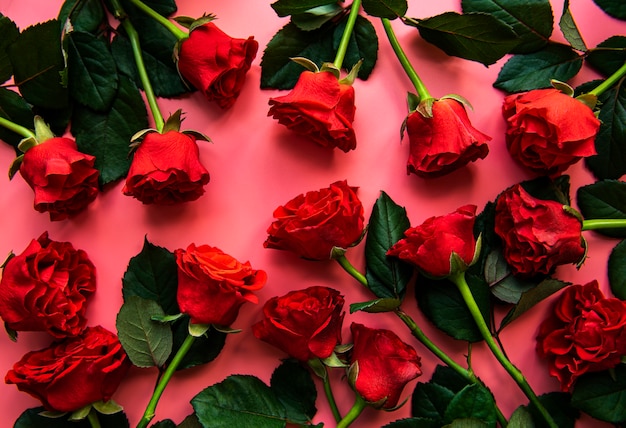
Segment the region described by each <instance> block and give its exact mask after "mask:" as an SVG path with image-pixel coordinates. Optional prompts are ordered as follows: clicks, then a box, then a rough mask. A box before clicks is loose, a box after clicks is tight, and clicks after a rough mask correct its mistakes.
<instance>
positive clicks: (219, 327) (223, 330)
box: [213, 325, 242, 334]
mask: <svg viewBox="0 0 626 428" xmlns="http://www.w3.org/2000/svg"><path fill="white" fill-rule="evenodd" d="M213 328H214V329H215V330H217V331H219V332H220V333H226V334H236V333H241V332H242V330H241V329H240V328H231V327H229V326H227V325H213Z"/></svg>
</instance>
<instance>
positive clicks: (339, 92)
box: [267, 71, 356, 152]
mask: <svg viewBox="0 0 626 428" xmlns="http://www.w3.org/2000/svg"><path fill="white" fill-rule="evenodd" d="M269 105H270V110H269V112H268V113H267V115H268V116H272V117H273V118H274V119H276V120H278V123H280V124H281V125H285V126H286V127H287V128H289V129H291V130H293V131H295V132H297V133H298V134H301V135H304V136H307V137H309V138H310V139H311V140H313V141H314V142H316V143H317V144H319V145H320V146H322V147H333V148H334V147H337V148H338V149H339V150H342V151H344V152H348V151H350V150H353V149H355V148H356V137H355V135H354V130H353V129H352V122H354V112H355V110H356V107H355V106H354V88H353V87H352V85H347V84H344V83H339V81H338V80H337V78H336V77H335V75H334V74H332V73H331V72H329V71H321V72H317V73H314V72H312V71H303V72H302V74H300V78H299V79H298V82H297V83H296V86H295V87H294V88H293V90H292V91H291V92H290V93H288V94H287V95H283V96H281V97H276V98H270V100H269Z"/></svg>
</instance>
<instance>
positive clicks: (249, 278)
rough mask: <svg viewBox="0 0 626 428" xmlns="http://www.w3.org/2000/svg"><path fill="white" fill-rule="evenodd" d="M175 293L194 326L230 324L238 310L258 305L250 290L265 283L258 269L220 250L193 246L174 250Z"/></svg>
mask: <svg viewBox="0 0 626 428" xmlns="http://www.w3.org/2000/svg"><path fill="white" fill-rule="evenodd" d="M174 254H175V256H176V263H177V264H178V292H177V295H176V299H177V301H178V306H179V307H180V310H181V312H182V313H184V314H187V315H189V316H190V317H191V322H192V323H194V324H215V325H218V326H229V325H231V324H232V323H233V322H234V321H235V319H236V318H237V315H238V314H239V308H241V306H242V305H243V304H244V303H246V302H252V303H258V299H257V297H256V296H255V295H254V293H253V292H254V291H258V290H260V289H261V288H262V287H263V286H264V285H265V282H266V281H267V274H266V273H265V272H264V271H262V270H255V269H252V267H251V266H250V263H249V262H245V263H241V262H239V261H238V260H236V259H235V258H233V257H232V256H230V255H228V254H226V253H224V252H223V251H222V250H220V249H218V248H215V247H210V246H208V245H201V246H199V247H196V246H195V244H191V245H189V247H187V249H186V250H182V249H179V250H176V251H175V252H174Z"/></svg>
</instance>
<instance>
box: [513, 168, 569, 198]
mask: <svg viewBox="0 0 626 428" xmlns="http://www.w3.org/2000/svg"><path fill="white" fill-rule="evenodd" d="M520 185H521V186H522V188H523V189H524V190H526V191H527V192H528V193H530V194H531V196H533V197H535V198H537V199H543V200H545V201H557V202H559V203H561V204H563V205H571V200H570V196H569V193H570V183H569V176H568V175H561V176H559V177H557V178H555V179H554V180H552V179H550V178H548V177H537V178H534V179H532V180H526V181H522V182H521V183H520Z"/></svg>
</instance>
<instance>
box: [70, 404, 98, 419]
mask: <svg viewBox="0 0 626 428" xmlns="http://www.w3.org/2000/svg"><path fill="white" fill-rule="evenodd" d="M91 407H92V405H91V404H87V405H86V406H84V407H81V408H80V409H78V410H74V411H73V412H72V414H71V415H70V416H69V417H68V418H67V420H68V421H72V422H74V421H82V420H83V419H85V418H86V417H87V416H89V412H91Z"/></svg>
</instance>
